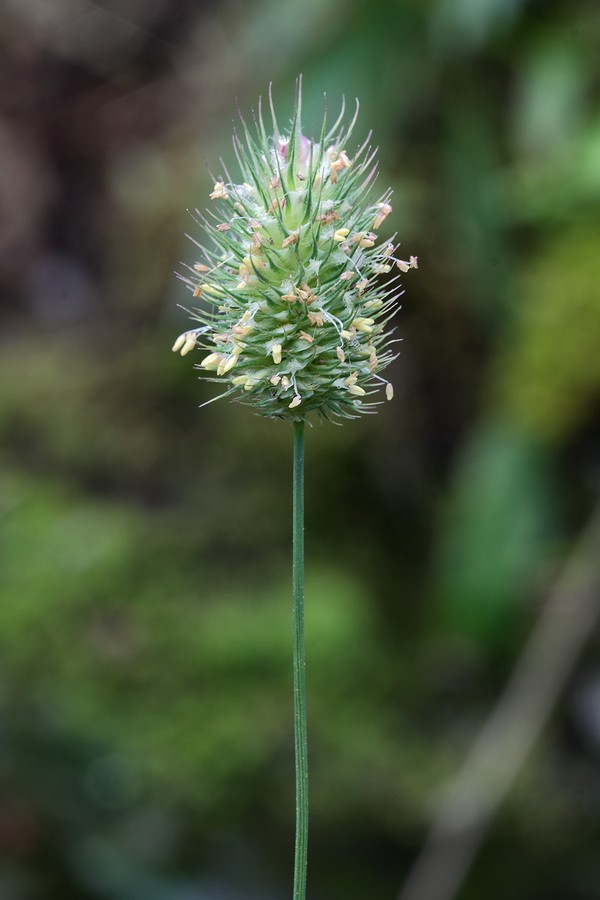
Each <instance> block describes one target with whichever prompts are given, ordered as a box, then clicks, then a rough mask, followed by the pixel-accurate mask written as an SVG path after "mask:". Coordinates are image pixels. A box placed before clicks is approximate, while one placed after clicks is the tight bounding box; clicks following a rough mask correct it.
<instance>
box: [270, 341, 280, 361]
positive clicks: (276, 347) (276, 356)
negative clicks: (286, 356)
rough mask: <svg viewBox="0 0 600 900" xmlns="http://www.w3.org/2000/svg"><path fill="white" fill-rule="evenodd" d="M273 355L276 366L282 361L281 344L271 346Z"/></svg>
mask: <svg viewBox="0 0 600 900" xmlns="http://www.w3.org/2000/svg"><path fill="white" fill-rule="evenodd" d="M271 356H272V357H273V362H274V363H275V365H276V366H278V365H279V363H280V362H281V344H273V346H272V347H271Z"/></svg>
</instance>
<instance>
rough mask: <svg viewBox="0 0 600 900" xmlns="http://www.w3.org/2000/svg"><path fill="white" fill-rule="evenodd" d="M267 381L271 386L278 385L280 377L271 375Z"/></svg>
mask: <svg viewBox="0 0 600 900" xmlns="http://www.w3.org/2000/svg"><path fill="white" fill-rule="evenodd" d="M269 381H270V382H271V384H279V382H280V381H281V375H273V377H272V378H269Z"/></svg>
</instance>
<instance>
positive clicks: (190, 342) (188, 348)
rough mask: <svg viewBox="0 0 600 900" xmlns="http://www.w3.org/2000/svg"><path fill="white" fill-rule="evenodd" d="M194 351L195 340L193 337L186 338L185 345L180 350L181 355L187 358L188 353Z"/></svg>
mask: <svg viewBox="0 0 600 900" xmlns="http://www.w3.org/2000/svg"><path fill="white" fill-rule="evenodd" d="M195 349H196V338H195V337H194V336H193V337H190V338H188V339H187V341H186V342H185V344H184V345H183V347H182V348H181V355H182V356H187V354H188V353H190V351H192V350H195Z"/></svg>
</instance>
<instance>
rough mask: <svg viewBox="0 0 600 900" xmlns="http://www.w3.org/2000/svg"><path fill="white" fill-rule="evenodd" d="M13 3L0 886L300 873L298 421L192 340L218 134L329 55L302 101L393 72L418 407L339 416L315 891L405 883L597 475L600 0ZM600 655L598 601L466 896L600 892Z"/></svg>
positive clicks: (249, 887)
mask: <svg viewBox="0 0 600 900" xmlns="http://www.w3.org/2000/svg"><path fill="white" fill-rule="evenodd" d="M0 28H1V32H0V42H1V46H2V60H3V61H2V68H3V74H4V78H3V88H2V101H3V102H2V112H1V115H0V201H1V202H0V210H1V212H0V224H1V229H0V280H1V284H2V292H1V294H0V297H1V300H0V304H1V305H0V315H1V317H2V327H1V332H0V335H1V336H0V340H1V342H2V343H1V354H0V438H1V450H0V454H1V455H0V459H1V461H2V475H1V477H0V486H1V490H0V593H1V602H0V709H1V714H2V715H1V719H2V725H1V727H0V849H1V850H2V854H3V862H2V863H1V864H0V895H1V896H2V898H3V900H4V898H6V900H55V898H61V900H62V898H70V897H73V898H85V900H88V898H89V900H93V898H111V900H112V898H115V900H137V898H142V897H143V898H144V900H148V898H149V900H153V898H156V900H167V898H168V900H183V898H188V897H202V898H204V897H206V898H210V900H214V898H217V897H225V896H227V897H231V898H236V897H239V898H243V897H253V896H260V897H261V900H266V898H271V897H272V898H277V897H281V896H285V895H286V894H287V893H289V890H288V888H289V885H288V881H289V876H290V871H291V867H290V864H291V843H292V827H293V794H292V743H291V740H292V739H291V724H292V716H291V663H290V654H291V649H290V622H289V609H288V606H289V599H288V595H289V538H290V526H289V519H290V502H289V476H290V462H291V459H290V457H291V435H290V433H289V429H288V428H287V427H286V426H285V425H284V424H283V423H270V422H264V421H261V420H259V419H258V418H256V417H254V416H253V415H252V414H251V413H250V412H249V411H248V410H245V409H242V408H241V407H239V406H235V405H225V404H223V405H219V404H213V405H212V406H210V407H208V408H207V409H205V410H202V411H198V410H197V406H198V405H199V404H200V403H201V402H202V401H204V400H206V399H208V398H209V397H210V396H211V393H210V389H208V390H207V389H205V388H204V386H202V385H200V384H199V383H197V382H196V380H195V378H194V375H193V373H192V372H191V371H190V367H189V365H187V363H185V362H183V363H182V361H181V360H180V359H179V358H176V357H174V356H172V355H171V354H170V352H169V348H170V346H171V344H172V341H173V337H174V336H175V335H176V334H177V333H179V332H180V331H182V330H183V329H184V328H185V327H186V324H187V318H186V314H185V312H183V311H181V310H178V309H177V304H178V303H181V304H185V303H186V298H187V295H186V294H185V292H183V291H182V290H181V289H180V287H178V285H177V282H176V280H175V278H174V277H173V275H172V270H173V269H175V268H177V267H178V260H179V259H185V260H186V261H188V262H189V261H192V260H193V257H194V253H193V249H192V245H190V244H189V243H187V242H185V241H184V239H183V233H184V232H185V231H188V232H190V233H192V234H193V231H194V227H195V226H194V224H193V222H192V221H191V219H190V218H189V217H188V215H187V213H186V209H187V208H188V207H189V208H193V207H196V206H199V207H204V206H205V204H206V202H207V195H208V192H209V190H211V188H212V181H211V179H210V177H209V175H208V172H207V170H206V167H205V166H204V162H203V161H204V160H207V161H208V164H209V167H210V168H211V170H213V171H214V170H215V169H216V168H217V167H218V158H219V156H220V155H223V156H224V158H225V159H226V161H227V160H230V159H231V156H232V151H231V149H230V144H229V135H230V132H231V121H232V119H234V118H235V98H236V97H237V98H238V99H239V105H240V107H241V108H242V109H244V110H246V111H248V109H249V108H250V107H251V105H252V104H255V103H256V99H257V97H258V95H259V94H261V93H262V94H264V93H265V91H266V87H267V84H268V82H269V81H273V84H274V93H275V100H276V103H277V106H278V109H279V108H280V109H282V116H283V117H285V115H286V110H287V111H288V112H290V111H291V99H292V86H293V81H294V78H295V76H296V75H297V73H298V72H299V71H302V72H303V75H304V88H305V107H306V108H305V116H306V120H307V122H308V123H310V122H311V121H312V122H314V123H315V125H316V124H317V123H318V122H319V121H320V118H321V115H322V105H323V100H322V93H323V91H325V90H326V91H327V94H328V98H329V99H328V101H327V102H328V104H329V105H330V106H331V108H333V109H336V108H337V107H338V104H339V100H340V98H341V95H342V94H345V95H346V97H347V98H348V99H350V100H351V99H352V98H353V97H354V96H355V95H356V96H358V97H359V98H360V101H361V108H362V113H361V118H360V120H359V132H360V133H361V134H362V133H365V132H366V131H368V130H369V129H371V128H372V129H373V131H374V135H375V139H376V141H377V143H379V145H380V159H381V163H382V167H383V169H384V176H383V178H385V182H386V184H387V183H388V182H389V183H392V184H393V186H394V191H395V194H394V214H393V216H392V217H390V219H389V220H388V223H389V230H390V233H391V230H392V229H393V230H397V232H398V237H399V239H400V240H401V241H402V247H403V248H406V252H407V253H409V252H411V253H415V254H417V255H418V256H419V265H420V268H419V271H418V272H411V273H409V274H408V275H407V276H406V278H405V286H406V290H407V295H406V299H405V304H404V309H403V310H402V312H401V313H400V315H399V317H398V323H397V324H398V334H399V335H400V336H402V337H403V339H404V342H403V344H402V354H401V357H400V359H399V360H398V361H397V363H395V364H394V372H393V374H392V376H391V377H392V379H393V381H394V384H395V386H396V399H395V400H394V403H393V404H387V405H386V407H385V408H382V410H381V412H380V413H379V414H378V416H377V417H374V418H370V419H369V420H368V421H365V422H356V423H349V424H347V425H345V426H344V427H343V428H335V427H333V426H323V427H315V428H314V429H312V430H310V431H309V433H308V435H307V466H308V468H307V491H308V495H307V508H308V513H307V515H308V521H307V542H308V543H307V555H308V581H307V604H308V612H307V615H308V621H307V627H308V654H309V660H308V662H309V673H308V678H309V692H310V718H311V721H310V733H311V753H312V767H313V775H312V778H313V811H314V815H313V837H312V838H311V840H312V845H311V853H312V854H313V855H312V863H311V866H312V868H311V878H312V879H313V886H312V890H313V892H314V897H315V900H318V898H319V897H336V896H344V897H348V898H354V897H357V898H358V897H369V898H373V900H378V898H382V900H383V898H390V897H393V896H394V895H395V892H396V890H397V888H398V886H399V884H400V882H401V880H402V878H403V877H404V876H405V874H406V872H407V870H408V867H409V865H410V862H411V860H412V859H414V856H415V854H416V850H417V848H418V846H419V845H420V843H421V842H422V840H423V838H424V836H425V833H426V828H427V823H428V822H429V821H430V818H431V815H432V811H433V809H434V806H435V801H436V798H437V797H438V796H439V791H440V790H441V788H442V787H443V785H444V784H445V781H446V779H447V778H448V777H450V775H451V774H452V773H453V772H454V771H455V770H456V768H457V766H458V765H459V763H460V761H461V759H462V758H463V757H464V754H465V752H466V749H467V748H468V746H469V743H470V741H471V739H472V737H473V735H474V734H476V733H477V730H478V728H479V726H480V724H481V722H482V720H483V718H484V717H485V714H486V711H487V710H488V709H489V708H490V706H491V704H492V703H493V701H494V699H495V698H496V697H497V695H498V692H499V690H500V688H501V686H502V685H503V684H504V683H505V681H506V679H507V677H508V674H509V672H510V670H511V667H512V665H513V663H514V661H515V659H516V658H517V657H518V654H519V651H520V649H521V647H522V645H523V641H524V639H525V637H526V635H527V633H528V631H529V629H530V627H531V625H532V623H533V621H534V620H535V617H536V614H537V612H538V610H539V608H540V604H541V603H542V600H543V598H544V596H545V595H546V593H547V591H548V589H549V587H550V585H551V584H552V582H553V579H554V576H555V573H556V571H557V570H558V569H559V568H560V566H561V564H562V561H563V560H564V559H565V558H566V557H567V556H568V554H569V552H570V550H571V548H572V547H573V545H574V544H575V543H576V541H577V538H578V534H579V531H580V529H581V527H582V524H583V523H584V522H585V520H586V518H587V516H588V515H589V513H590V511H591V509H592V508H593V506H594V503H595V498H596V495H597V488H598V449H599V448H598V422H599V418H598V397H599V395H600V364H599V361H598V360H599V359H600V357H599V356H598V354H597V352H596V349H595V345H596V343H597V340H598V335H599V334H600V300H599V298H598V288H597V282H598V278H597V268H598V264H597V257H598V250H597V248H598V237H599V226H598V221H599V219H598V216H599V213H600V192H599V188H598V185H599V184H600V120H599V118H598V104H597V99H598V91H599V89H600V81H599V69H598V58H599V57H598V52H599V49H600V8H598V7H597V5H596V4H594V3H592V2H586V0H576V2H567V0H547V2H539V0H529V2H525V0H510V2H508V0H431V2H429V3H421V2H417V0H397V2H391V0H375V2H374V0H352V2H349V3H348V2H346V3H344V4H342V3H340V2H338V0H307V2H305V3H303V4H302V6H301V8H299V7H298V6H297V5H296V4H292V3H289V2H287V0H286V2H283V3H280V2H279V3H278V2H275V0H257V2H256V3H254V4H251V5H248V6H242V5H240V4H235V3H230V2H221V3H220V4H216V3H214V4H207V5H205V6H203V7H202V8H198V5H197V4H193V3H186V2H182V3H179V4H172V3H168V2H166V0H164V2H159V0H153V2H150V0H136V2H134V0H128V2H127V3H121V4H111V3H108V2H103V3H97V4H92V3H90V2H88V0H61V2H60V3H53V4H47V3H45V2H42V0H25V2H19V3H17V2H16V0H11V2H9V3H8V4H7V6H6V11H5V14H4V16H3V20H2V24H1V26H0ZM308 127H309V128H310V124H309V126H308ZM358 136H359V137H360V134H359V135H358ZM388 223H386V225H387V224H388ZM599 679H600V671H599V663H598V638H597V635H596V636H593V635H592V636H590V641H589V645H588V647H587V649H586V653H585V658H584V659H582V660H581V661H580V664H579V666H578V670H577V672H576V673H575V675H574V676H573V678H572V681H571V682H570V683H569V685H567V686H566V690H565V693H564V697H563V699H562V701H561V704H560V706H559V708H558V709H557V710H556V712H555V716H554V719H553V721H552V724H551V726H550V728H549V729H548V731H547V733H546V734H545V736H544V740H543V741H542V742H541V743H540V745H539V746H538V748H537V751H536V754H535V757H534V758H533V759H532V760H531V761H530V763H529V764H528V766H527V767H526V769H525V771H524V772H523V773H522V776H521V779H520V782H519V784H518V787H517V788H516V789H515V790H514V791H513V793H512V794H511V796H510V798H509V799H508V800H507V802H506V804H505V806H504V808H503V809H502V811H501V814H500V817H499V819H498V821H497V823H496V824H495V826H494V829H493V831H492V833H491V834H490V836H489V838H488V840H487V841H486V843H485V846H484V848H483V851H482V854H481V857H480V859H479V860H478V862H477V863H476V866H475V868H474V870H473V872H472V873H471V875H470V877H469V880H468V882H467V884H466V885H465V888H464V898H471V897H472V898H478V897H481V896H485V897H487V898H490V900H495V898H498V900H500V898H504V897H506V896H507V895H509V894H510V895H513V896H518V897H520V898H523V900H538V898H544V900H571V898H573V897H581V898H593V897H595V896H597V894H598V885H600V863H599V862H598V858H597V845H598V839H599V836H600V806H599V802H598V797H599V796H600V771H599V768H598V759H599V754H600V739H599V735H600V726H599V724H598V723H599V722H600V707H599V705H598V684H599V683H600V681H599Z"/></svg>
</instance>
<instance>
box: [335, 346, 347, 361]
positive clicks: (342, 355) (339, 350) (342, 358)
mask: <svg viewBox="0 0 600 900" xmlns="http://www.w3.org/2000/svg"><path fill="white" fill-rule="evenodd" d="M335 354H336V356H337V358H338V359H339V361H340V362H346V354H345V353H344V351H343V350H342V348H341V347H336V349H335Z"/></svg>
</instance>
